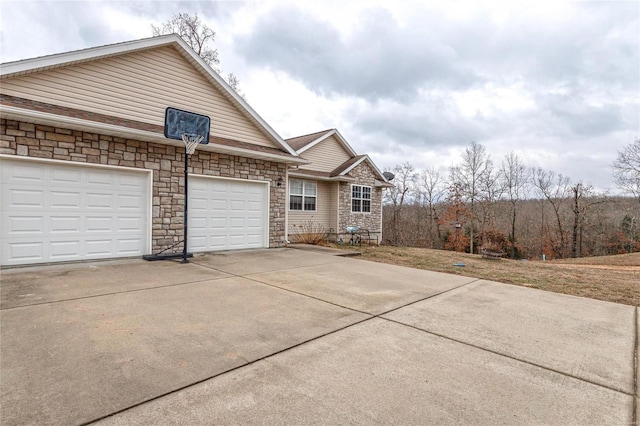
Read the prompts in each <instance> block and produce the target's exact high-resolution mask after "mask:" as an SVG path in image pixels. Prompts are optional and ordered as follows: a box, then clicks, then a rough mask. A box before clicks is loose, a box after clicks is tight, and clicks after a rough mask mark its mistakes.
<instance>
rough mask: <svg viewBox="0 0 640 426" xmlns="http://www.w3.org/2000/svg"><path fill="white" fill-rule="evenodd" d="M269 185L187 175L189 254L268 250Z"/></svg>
mask: <svg viewBox="0 0 640 426" xmlns="http://www.w3.org/2000/svg"><path fill="white" fill-rule="evenodd" d="M268 206H269V185H268V183H266V182H254V181H246V180H240V179H225V178H213V177H208V176H189V217H188V220H189V242H188V248H189V251H193V252H202V251H214V250H232V249H246V248H266V247H269V221H268V218H269V216H268V211H269V208H268Z"/></svg>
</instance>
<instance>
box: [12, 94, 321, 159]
mask: <svg viewBox="0 0 640 426" xmlns="http://www.w3.org/2000/svg"><path fill="white" fill-rule="evenodd" d="M0 118H4V119H8V120H16V121H24V122H28V123H34V124H42V125H46V126H55V127H65V128H68V129H71V130H81V131H85V132H95V133H102V134H107V135H109V136H116V137H122V138H125V139H134V140H139V141H143V142H154V143H159V144H163V145H174V146H184V143H183V142H181V141H177V140H173V139H167V138H165V137H164V135H163V134H161V133H156V132H151V131H148V130H141V129H133V128H130V127H124V126H117V125H114V124H108V123H99V122H96V121H90V120H83V119H80V118H75V117H67V116H63V115H57V114H51V113H46V112H40V111H34V110H29V109H22V108H17V107H13V106H7V105H0ZM198 149H201V150H204V151H211V152H217V153H221V154H229V155H236V156H240V157H249V158H255V159H261V160H268V161H274V162H279V163H287V164H298V165H301V164H308V163H309V160H305V159H303V158H301V157H298V156H289V155H287V154H284V153H283V155H278V154H273V153H268V152H260V151H252V150H249V149H244V148H238V147H229V146H224V145H218V144H208V145H204V144H203V145H200V146H198Z"/></svg>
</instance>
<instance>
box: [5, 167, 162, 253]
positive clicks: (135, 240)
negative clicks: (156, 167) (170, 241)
mask: <svg viewBox="0 0 640 426" xmlns="http://www.w3.org/2000/svg"><path fill="white" fill-rule="evenodd" d="M0 162H1V165H2V167H0V169H1V170H2V188H1V197H2V205H1V206H0V218H1V222H2V226H1V232H2V235H1V238H0V245H1V247H2V250H0V252H1V259H0V260H1V263H2V264H3V265H19V264H29V263H43V262H55V261H66V260H81V259H85V258H91V259H95V258H111V257H119V256H131V255H142V254H144V253H147V252H148V246H149V241H150V238H149V237H150V236H149V231H150V230H149V212H150V208H151V207H150V205H149V201H150V199H149V193H150V188H149V179H148V176H149V175H148V173H147V172H142V173H136V172H131V171H124V170H122V169H104V170H98V168H97V167H95V166H88V165H66V164H62V163H49V162H41V161H29V160H13V159H6V158H2V159H0ZM120 174H123V175H124V177H123V178H122V179H121V177H120ZM119 182H120V183H119Z"/></svg>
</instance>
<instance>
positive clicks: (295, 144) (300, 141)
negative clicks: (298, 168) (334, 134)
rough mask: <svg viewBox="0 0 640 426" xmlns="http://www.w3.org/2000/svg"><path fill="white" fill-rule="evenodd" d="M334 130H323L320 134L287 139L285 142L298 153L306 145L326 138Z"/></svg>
mask: <svg viewBox="0 0 640 426" xmlns="http://www.w3.org/2000/svg"><path fill="white" fill-rule="evenodd" d="M332 130H333V129H328V130H322V131H319V132H315V133H310V134H308V135H303V136H296V137H295V138H289V139H285V140H284V141H285V142H286V143H287V144H289V146H290V147H291V148H293V149H295V150H296V151H298V150H299V149H302V148H304V147H305V146H306V145H308V144H310V143H311V142H313V141H315V140H316V139H318V138H320V137H322V136H324V135H325V134H327V133H329V132H331V131H332Z"/></svg>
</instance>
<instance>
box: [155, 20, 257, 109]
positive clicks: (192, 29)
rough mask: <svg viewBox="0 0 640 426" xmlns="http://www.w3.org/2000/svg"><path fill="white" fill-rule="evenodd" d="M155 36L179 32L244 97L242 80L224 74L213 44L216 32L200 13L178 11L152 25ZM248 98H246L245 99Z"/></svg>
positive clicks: (231, 74)
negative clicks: (241, 89)
mask: <svg viewBox="0 0 640 426" xmlns="http://www.w3.org/2000/svg"><path fill="white" fill-rule="evenodd" d="M151 29H152V31H153V35H154V36H159V35H163V34H178V35H179V36H180V38H182V39H183V40H184V41H185V42H187V44H188V45H189V46H191V48H192V49H193V50H194V51H195V52H196V53H197V54H198V56H200V57H201V58H202V60H203V61H204V62H205V63H206V64H207V65H209V66H210V67H211V68H212V69H213V70H214V71H215V72H217V73H218V74H220V75H221V76H222V77H223V78H224V79H225V81H226V82H227V84H229V86H230V87H231V88H232V89H233V90H235V91H236V93H238V95H240V96H241V97H242V98H243V99H245V95H244V94H243V93H242V92H241V91H240V81H239V80H238V78H237V77H236V76H235V75H234V74H233V73H229V74H227V76H226V77H225V76H223V74H222V70H221V69H220V59H218V49H214V48H213V47H212V46H211V44H212V43H213V42H214V41H215V38H216V32H215V31H214V30H213V29H211V28H209V27H208V26H207V24H204V23H203V22H202V21H200V17H199V16H198V14H197V13H196V14H194V15H190V14H188V13H176V14H175V15H173V16H172V17H171V19H169V20H168V21H167V22H163V23H162V24H161V25H160V26H155V25H151ZM245 100H246V99H245Z"/></svg>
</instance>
